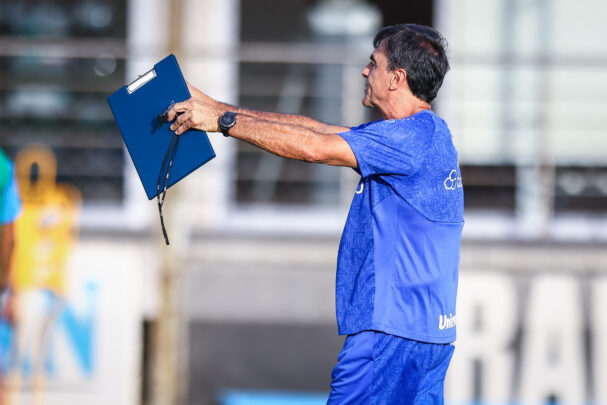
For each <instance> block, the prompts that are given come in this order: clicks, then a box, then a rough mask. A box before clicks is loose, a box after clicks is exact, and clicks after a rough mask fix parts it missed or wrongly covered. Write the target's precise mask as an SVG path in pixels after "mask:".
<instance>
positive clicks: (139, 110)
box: [107, 54, 215, 219]
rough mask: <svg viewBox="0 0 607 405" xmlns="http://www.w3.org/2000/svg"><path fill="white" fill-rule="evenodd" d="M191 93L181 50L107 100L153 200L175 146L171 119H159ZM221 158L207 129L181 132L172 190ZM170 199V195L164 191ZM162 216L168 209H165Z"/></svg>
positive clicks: (169, 179) (169, 178)
mask: <svg viewBox="0 0 607 405" xmlns="http://www.w3.org/2000/svg"><path fill="white" fill-rule="evenodd" d="M190 97H191V96H190V92H189V90H188V87H187V85H186V82H185V79H184V78H183V75H182V74H181V70H180V69H179V65H178V63H177V59H176V58H175V55H173V54H171V55H169V56H167V57H166V58H164V59H163V60H161V61H160V62H158V63H156V64H155V65H154V68H153V69H151V70H150V71H148V72H146V73H144V74H143V75H141V76H140V77H139V78H138V79H137V80H135V81H134V82H132V83H130V84H128V85H126V86H123V87H122V88H120V89H118V90H117V91H116V92H114V93H113V94H111V95H110V96H109V97H108V98H107V101H108V103H109V105H110V108H111V110H112V113H113V114H114V119H115V120H116V123H117V124H118V127H119V128H120V132H121V134H122V137H123V139H124V143H125V145H126V148H127V150H128V152H129V155H130V156H131V160H132V161H133V164H134V165H135V169H136V170H137V174H138V175H139V179H140V180H141V184H142V185H143V188H144V190H145V193H146V195H147V197H148V199H150V200H151V199H152V198H154V197H157V196H158V195H159V194H160V193H162V191H163V190H160V188H159V176H160V175H162V173H163V170H164V164H165V163H166V162H165V161H166V157H167V156H168V153H167V151H169V150H171V148H172V147H173V141H174V136H175V135H174V132H173V131H171V130H170V129H169V127H170V125H171V123H169V122H165V123H162V122H159V114H162V113H164V112H165V111H166V110H167V108H169V107H170V106H171V104H172V103H179V102H182V101H185V100H187V99H189V98H190ZM214 157H215V151H214V150H213V147H212V146H211V143H210V142H209V138H208V137H207V134H206V132H204V131H198V130H192V129H190V130H187V131H186V132H184V133H183V134H181V135H179V140H178V147H175V150H174V151H173V155H172V162H171V165H170V168H169V170H170V176H168V171H167V172H166V173H167V181H166V182H165V186H166V187H165V188H164V193H166V189H167V188H169V187H171V186H173V185H174V184H175V183H177V182H178V181H180V180H181V179H183V178H184V177H186V176H187V175H188V174H190V173H191V172H193V171H194V170H196V169H198V168H199V167H200V166H202V165H204V164H205V163H207V162H208V161H209V160H211V159H213V158H214ZM163 199H164V196H163ZM161 219H162V211H161Z"/></svg>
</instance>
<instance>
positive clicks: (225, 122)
mask: <svg viewBox="0 0 607 405" xmlns="http://www.w3.org/2000/svg"><path fill="white" fill-rule="evenodd" d="M235 122H236V114H234V113H233V112H231V111H228V112H227V113H225V114H222V115H221V117H219V125H221V126H222V127H226V128H230V127H232V126H233V125H234V123H235Z"/></svg>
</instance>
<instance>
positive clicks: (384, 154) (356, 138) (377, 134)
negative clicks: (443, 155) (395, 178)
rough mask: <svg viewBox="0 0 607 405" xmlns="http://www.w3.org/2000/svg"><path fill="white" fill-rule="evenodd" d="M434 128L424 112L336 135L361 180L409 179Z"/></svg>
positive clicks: (423, 157) (415, 170)
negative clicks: (346, 147) (376, 177)
mask: <svg viewBox="0 0 607 405" xmlns="http://www.w3.org/2000/svg"><path fill="white" fill-rule="evenodd" d="M434 129H435V125H434V120H433V118H432V115H431V113H427V112H425V111H424V112H421V113H417V114H414V115H412V116H409V117H407V118H403V119H400V120H396V119H393V120H380V121H373V122H370V123H367V124H363V125H361V126H359V127H354V128H352V129H351V130H350V131H348V132H343V133H340V134H339V135H340V136H341V137H342V138H344V139H345V140H346V142H348V145H350V148H351V149H352V152H353V153H354V155H355V156H356V160H357V161H358V167H359V170H360V173H361V176H362V177H367V176H370V175H373V174H397V175H406V176H410V175H412V174H415V172H417V170H418V169H419V168H420V166H421V164H422V162H423V161H424V159H425V157H426V154H427V151H428V148H429V147H430V144H431V142H432V138H433V135H434Z"/></svg>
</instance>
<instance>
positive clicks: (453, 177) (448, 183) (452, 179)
mask: <svg viewBox="0 0 607 405" xmlns="http://www.w3.org/2000/svg"><path fill="white" fill-rule="evenodd" d="M443 184H444V185H445V188H446V189H447V190H455V189H456V188H462V187H463V186H462V178H461V176H458V175H457V170H455V169H453V170H451V173H449V177H447V178H446V179H445V181H444V182H443Z"/></svg>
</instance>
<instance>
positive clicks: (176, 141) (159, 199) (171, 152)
mask: <svg viewBox="0 0 607 405" xmlns="http://www.w3.org/2000/svg"><path fill="white" fill-rule="evenodd" d="M179 137H180V136H179V135H173V139H171V143H170V144H169V148H168V149H167V153H166V154H165V155H164V160H163V161H162V166H161V167H160V173H159V174H158V182H157V183H156V191H157V192H158V194H156V201H157V202H158V213H159V214H160V226H161V227H162V234H163V235H164V241H165V242H166V244H167V245H168V244H169V237H168V235H167V230H166V228H165V226H164V216H163V215H162V205H163V204H164V198H165V197H166V195H167V183H168V182H169V174H170V173H171V167H172V166H173V159H174V158H175V152H177V145H179ZM169 156H170V159H169ZM167 160H168V165H167ZM165 166H166V173H165ZM163 177H164V184H163V183H162V178H163ZM161 186H162V193H161V191H160V189H161ZM160 194H162V197H160Z"/></svg>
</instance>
